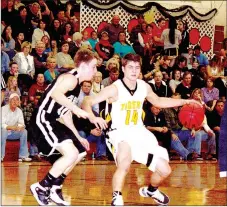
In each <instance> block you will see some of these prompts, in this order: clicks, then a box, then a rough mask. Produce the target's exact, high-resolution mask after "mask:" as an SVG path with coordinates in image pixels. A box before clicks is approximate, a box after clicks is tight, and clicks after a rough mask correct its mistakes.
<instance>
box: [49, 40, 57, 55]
mask: <svg viewBox="0 0 227 207" xmlns="http://www.w3.org/2000/svg"><path fill="white" fill-rule="evenodd" d="M50 50H51V52H50V53H49V56H54V57H56V55H57V53H58V44H57V41H56V40H51V41H50Z"/></svg>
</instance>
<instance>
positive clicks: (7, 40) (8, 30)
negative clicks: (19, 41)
mask: <svg viewBox="0 0 227 207" xmlns="http://www.w3.org/2000/svg"><path fill="white" fill-rule="evenodd" d="M2 39H3V41H4V47H3V48H2V50H3V51H4V52H6V53H7V54H8V55H9V58H10V60H12V59H13V57H14V55H15V51H14V49H15V40H14V39H13V36H12V27H11V25H7V26H6V27H5V28H4V30H3V32H2Z"/></svg>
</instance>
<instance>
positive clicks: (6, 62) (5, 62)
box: [1, 40, 10, 74]
mask: <svg viewBox="0 0 227 207" xmlns="http://www.w3.org/2000/svg"><path fill="white" fill-rule="evenodd" d="M3 47H4V42H3V41H2V40H1V66H2V68H1V72H2V74H4V73H5V72H7V71H9V62H10V60H9V56H8V55H7V53H6V52H4V51H2V48H3Z"/></svg>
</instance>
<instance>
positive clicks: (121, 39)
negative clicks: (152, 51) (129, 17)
mask: <svg viewBox="0 0 227 207" xmlns="http://www.w3.org/2000/svg"><path fill="white" fill-rule="evenodd" d="M113 47H114V53H115V54H118V55H120V57H121V58H123V57H124V56H125V55H127V54H128V53H133V54H136V53H135V51H134V49H133V47H132V46H131V45H130V44H128V43H127V42H126V35H125V33H124V32H120V33H119V35H118V41H117V42H115V43H114V44H113Z"/></svg>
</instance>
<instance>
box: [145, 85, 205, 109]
mask: <svg viewBox="0 0 227 207" xmlns="http://www.w3.org/2000/svg"><path fill="white" fill-rule="evenodd" d="M146 99H147V100H148V101H149V102H150V103H151V104H153V105H155V106H157V107H160V108H171V107H176V106H182V105H184V104H190V103H197V104H199V105H201V104H200V103H199V102H198V101H196V100H193V99H187V100H186V99H173V98H166V97H159V96H157V95H156V94H155V93H154V92H153V90H152V88H151V87H150V86H149V84H147V97H146ZM201 107H202V105H201Z"/></svg>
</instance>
